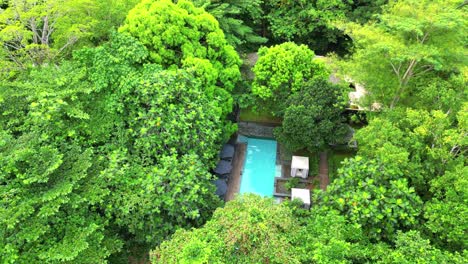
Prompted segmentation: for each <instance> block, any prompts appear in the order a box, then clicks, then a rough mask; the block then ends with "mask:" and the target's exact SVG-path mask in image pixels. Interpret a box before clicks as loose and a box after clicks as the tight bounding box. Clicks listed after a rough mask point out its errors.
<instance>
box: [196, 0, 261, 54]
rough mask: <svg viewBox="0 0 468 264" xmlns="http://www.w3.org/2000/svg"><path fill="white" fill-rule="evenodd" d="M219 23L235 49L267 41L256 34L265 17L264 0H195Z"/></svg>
mask: <svg viewBox="0 0 468 264" xmlns="http://www.w3.org/2000/svg"><path fill="white" fill-rule="evenodd" d="M193 2H194V4H195V5H197V6H200V7H203V8H204V9H205V10H206V11H207V12H208V13H210V14H212V15H213V16H214V17H215V18H216V20H218V22H219V26H220V28H221V29H222V30H223V32H224V34H225V35H226V40H227V41H228V43H229V44H231V45H233V46H234V47H238V48H244V47H249V46H251V45H259V44H262V43H265V42H266V41H267V39H266V38H264V37H260V36H259V35H258V34H256V32H254V27H255V26H257V25H258V24H259V23H260V22H261V18H262V17H263V9H262V3H263V0H253V1H245V0H195V1H193Z"/></svg>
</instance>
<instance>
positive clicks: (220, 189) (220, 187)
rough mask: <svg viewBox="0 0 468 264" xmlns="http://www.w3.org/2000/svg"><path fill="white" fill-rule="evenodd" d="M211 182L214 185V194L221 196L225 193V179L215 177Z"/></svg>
mask: <svg viewBox="0 0 468 264" xmlns="http://www.w3.org/2000/svg"><path fill="white" fill-rule="evenodd" d="M213 184H214V185H215V186H216V195H218V196H219V197H223V196H224V195H225V194H226V192H227V188H228V186H227V183H226V180H223V179H217V180H216V181H214V182H213Z"/></svg>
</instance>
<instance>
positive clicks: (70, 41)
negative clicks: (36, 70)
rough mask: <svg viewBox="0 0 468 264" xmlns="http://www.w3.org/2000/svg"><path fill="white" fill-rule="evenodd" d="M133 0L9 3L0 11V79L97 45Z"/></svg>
mask: <svg viewBox="0 0 468 264" xmlns="http://www.w3.org/2000/svg"><path fill="white" fill-rule="evenodd" d="M136 1H137V0H120V1H117V2H118V3H114V2H115V1H114V2H113V4H112V9H109V3H110V1H109V0H104V1H97V0H76V1H67V0H45V1H43V0H10V1H6V2H7V3H8V5H7V7H6V9H5V10H1V9H0V46H1V47H0V59H1V60H0V66H1V67H0V78H8V77H12V76H14V75H15V74H16V73H17V72H18V71H20V70H24V69H27V68H28V67H29V66H31V65H35V66H38V65H41V64H43V63H50V62H54V63H57V62H59V59H60V58H63V57H64V56H66V55H68V54H70V51H71V50H72V48H74V47H80V46H83V45H90V44H93V43H95V44H97V43H99V42H100V40H102V39H106V36H107V35H108V33H109V30H110V29H111V28H113V27H117V26H119V25H120V23H121V22H122V21H123V19H124V17H125V15H126V13H127V11H128V10H129V9H130V8H131V7H132V6H133V5H134V4H135V3H136Z"/></svg>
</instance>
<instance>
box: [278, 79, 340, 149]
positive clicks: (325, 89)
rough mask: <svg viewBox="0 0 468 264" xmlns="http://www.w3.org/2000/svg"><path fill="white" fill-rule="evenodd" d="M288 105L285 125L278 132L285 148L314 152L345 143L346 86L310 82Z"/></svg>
mask: <svg viewBox="0 0 468 264" xmlns="http://www.w3.org/2000/svg"><path fill="white" fill-rule="evenodd" d="M286 102H287V105H288V107H287V108H286V110H285V114H284V118H283V123H282V125H281V127H278V128H277V129H275V137H276V138H277V139H278V141H279V142H280V143H282V144H284V146H285V147H287V148H288V149H290V150H291V151H296V150H300V149H304V148H306V149H307V150H309V151H311V152H315V151H320V150H325V149H327V148H329V147H330V145H331V144H338V143H345V142H344V138H345V136H346V133H347V132H348V130H347V129H346V126H345V124H344V121H345V120H344V118H343V117H342V115H341V114H342V111H343V110H344V107H345V106H346V100H345V96H344V89H343V87H341V86H339V85H333V84H331V83H329V82H328V81H326V80H317V81H315V82H309V83H306V84H304V85H303V87H302V88H301V89H300V90H299V91H297V92H296V93H294V94H292V95H291V96H289V98H288V99H287V101H286Z"/></svg>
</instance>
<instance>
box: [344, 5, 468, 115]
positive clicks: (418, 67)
mask: <svg viewBox="0 0 468 264" xmlns="http://www.w3.org/2000/svg"><path fill="white" fill-rule="evenodd" d="M459 3H460V1H456V0H438V1H416V0H405V1H393V2H391V3H390V4H389V5H388V6H387V7H386V8H384V12H383V14H382V15H381V16H379V20H378V21H376V22H372V23H369V24H366V25H363V26H359V25H356V24H348V27H347V30H348V34H350V35H351V37H352V38H353V41H354V45H355V52H354V53H353V55H352V56H351V58H350V60H349V61H348V62H347V63H345V67H344V68H345V73H344V74H346V75H351V77H352V78H353V79H355V80H356V81H358V82H361V83H362V84H364V85H365V87H366V89H367V90H368V91H369V94H368V96H369V97H370V99H372V101H373V100H377V101H378V102H380V103H382V104H383V105H384V106H387V107H390V108H393V107H395V106H396V105H398V104H405V105H411V104H412V103H413V102H414V100H412V95H413V93H414V91H415V90H417V89H420V88H417V87H418V86H421V85H423V86H428V85H429V84H430V83H432V82H433V76H434V74H435V75H436V76H438V77H439V78H440V77H443V76H446V75H450V74H456V72H457V69H459V70H460V69H461V68H460V67H461V66H463V65H466V56H465V53H466V52H465V34H464V32H466V27H467V23H466V21H467V19H466V7H460V5H459ZM436 99H437V96H433V99H432V100H436Z"/></svg>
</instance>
